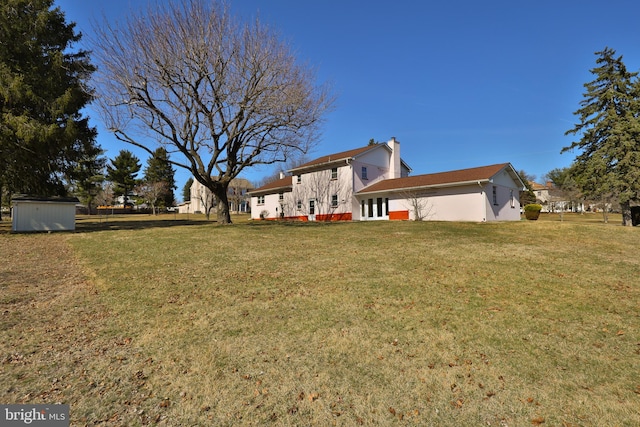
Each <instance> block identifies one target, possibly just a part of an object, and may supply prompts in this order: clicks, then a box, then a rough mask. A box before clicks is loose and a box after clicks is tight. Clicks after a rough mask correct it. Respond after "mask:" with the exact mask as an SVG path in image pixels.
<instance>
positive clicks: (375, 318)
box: [0, 221, 640, 426]
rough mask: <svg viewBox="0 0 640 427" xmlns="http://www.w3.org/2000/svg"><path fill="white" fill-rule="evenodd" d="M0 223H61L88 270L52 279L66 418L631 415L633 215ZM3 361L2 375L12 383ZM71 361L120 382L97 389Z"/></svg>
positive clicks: (119, 421)
mask: <svg viewBox="0 0 640 427" xmlns="http://www.w3.org/2000/svg"><path fill="white" fill-rule="evenodd" d="M0 238H3V239H15V240H13V241H14V242H16V243H18V244H19V245H21V246H22V245H25V244H27V243H29V241H32V242H33V241H40V239H43V240H45V239H52V238H55V239H59V240H60V241H61V243H60V244H61V245H66V244H67V242H68V243H69V244H71V246H72V247H73V248H74V253H75V256H77V257H78V258H79V259H80V260H81V262H82V264H83V268H84V269H85V270H86V272H87V274H88V275H89V281H88V282H87V281H84V276H82V275H78V276H79V278H78V283H79V284H80V283H83V285H78V286H76V288H77V289H85V291H83V292H78V291H77V290H76V291H75V292H74V293H73V296H70V297H69V298H70V299H71V300H72V301H73V303H72V304H73V305H72V306H75V307H82V310H83V311H84V312H86V313H92V314H91V316H89V317H82V316H74V315H73V314H72V312H69V314H68V315H67V316H66V318H67V321H68V322H70V325H73V327H71V326H69V329H74V328H75V330H77V332H74V333H76V335H75V336H82V334H84V335H87V334H88V333H89V332H90V333H91V334H93V335H89V336H90V337H92V338H91V339H90V340H89V341H88V342H82V341H81V342H80V343H79V344H78V347H79V348H81V349H83V350H82V351H83V352H91V353H92V354H93V355H94V357H93V358H91V359H89V360H85V359H82V358H80V359H79V360H78V361H77V362H75V363H72V362H68V363H64V362H62V363H61V364H60V365H59V366H58V368H56V369H64V370H66V371H65V372H68V375H67V377H66V378H68V380H66V381H67V382H68V383H69V384H70V385H71V386H70V387H69V388H64V387H62V388H61V392H60V394H59V395H57V397H56V398H58V399H60V401H64V402H66V403H70V404H71V409H72V417H74V418H73V419H74V421H75V422H77V424H79V425H81V424H90V425H92V424H98V423H100V422H105V420H111V421H106V424H110V425H143V424H148V423H151V424H155V423H158V424H160V425H171V426H179V425H262V424H272V425H331V424H336V425H371V424H383V425H385V424H391V423H399V424H409V425H444V426H457V425H510V426H512V425H532V424H536V423H542V422H544V423H545V425H594V426H595V425H598V426H603V425H604V426H608V425H611V426H614V425H629V426H631V425H638V424H640V415H639V414H638V411H637V408H638V406H639V403H640V394H638V392H640V390H639V389H638V387H639V386H640V374H639V373H638V369H637V366H638V365H637V363H638V360H639V358H640V336H639V326H640V320H639V317H638V312H637V303H638V300H639V297H640V286H639V285H638V284H637V283H636V278H637V277H638V275H639V273H640V261H639V260H638V258H637V256H635V252H634V251H635V246H636V245H637V241H638V230H637V229H628V228H623V227H616V226H612V225H610V226H600V225H592V224H580V223H570V222H569V223H568V222H563V223H558V222H554V221H538V222H520V223H513V224H448V223H412V222H402V223H398V222H395V223H373V224H372V223H342V224H296V223H288V224H282V223H261V222H259V223H245V224H239V225H234V226H225V227H220V226H216V225H213V224H207V223H199V224H190V225H186V226H176V227H150V228H145V227H139V228H137V229H128V230H124V231H123V230H115V231H112V230H104V231H95V232H91V233H76V234H73V235H65V236H62V235H53V236H49V235H36V236H0ZM21 239H24V240H21ZM19 240H20V241H19ZM58 252H63V251H58ZM67 254H68V255H69V256H70V259H71V260H73V258H74V257H73V256H72V255H74V254H69V253H68V252H67ZM74 262H75V261H74ZM74 271H78V268H77V267H75V269H74ZM18 282H20V281H18ZM17 286H19V285H17ZM3 304H4V301H3ZM57 306H59V310H60V312H63V311H64V310H65V309H68V308H69V307H71V306H70V305H69V303H67V302H66V300H64V299H61V300H58V303H57ZM3 307H4V306H3ZM25 313H28V314H25V315H27V316H32V315H33V316H37V315H36V314H29V313H31V312H30V311H25ZM43 315H44V314H43ZM87 315H88V314H87ZM74 317H77V322H76V323H73V322H72V320H71V319H73V318H74ZM48 321H49V322H53V323H56V322H59V321H60V322H62V325H65V324H66V323H65V322H67V321H64V322H63V321H62V319H58V316H53V317H52V318H50V319H49V320H48ZM45 323H46V322H45ZM9 330H10V331H12V332H10V333H11V334H13V335H16V334H18V333H25V331H24V328H23V327H22V326H19V324H18V323H16V322H14V323H13V324H12V325H10V326H9ZM37 333H38V334H44V335H45V336H46V334H47V333H46V330H44V329H42V330H41V329H38V330H37ZM70 333H71V331H70ZM3 334H5V335H3V343H4V342H10V340H8V339H6V338H5V337H6V334H7V333H6V332H3ZM77 334H80V335H77ZM23 344H27V343H26V342H20V341H19V342H18V344H15V345H16V346H17V348H22V347H25V348H27V347H29V348H31V350H30V351H32V354H33V356H31V357H32V358H36V357H43V356H40V354H41V353H43V352H44V348H43V346H41V345H39V344H38V342H37V340H34V341H33V342H32V343H31V344H30V346H28V345H24V346H23ZM51 345H52V344H51ZM87 349H88V350H87ZM96 349H101V350H104V351H103V353H99V352H98V353H96ZM63 350H64V349H60V350H56V351H61V352H62V353H61V354H66V353H64V351H63ZM14 351H15V349H14ZM59 359H62V360H65V358H62V357H59ZM18 367H19V366H17V365H15V364H12V363H3V365H2V368H3V375H12V376H11V378H12V380H11V381H13V384H12V387H14V388H16V387H23V388H24V387H25V386H24V385H23V383H22V379H21V378H19V377H17V376H16V375H15V373H16V369H17V368H18ZM42 369H44V368H42ZM56 369H54V368H46V371H47V372H50V373H51V375H55V371H56ZM84 371H87V372H92V375H93V376H92V377H91V378H92V379H90V380H89V383H96V384H97V383H98V381H101V382H103V383H105V384H106V383H108V384H112V390H119V391H120V392H122V393H123V394H121V395H120V396H118V395H117V394H116V393H115V392H111V391H110V390H111V389H109V390H105V391H104V393H103V394H104V395H106V396H107V397H108V399H106V401H103V400H102V396H103V395H102V394H100V393H99V392H98V391H97V390H96V386H92V387H93V388H92V387H89V386H88V385H87V378H85V377H83V375H85V376H86V375H88V374H87V373H84V374H83V372H84ZM60 376H61V375H59V377H60ZM94 378H95V379H94ZM4 382H5V381H3V383H4ZM43 384H44V383H43V382H42V381H41V380H39V379H38V378H36V379H35V380H34V381H33V384H32V385H31V386H30V387H31V388H37V387H38V386H41V385H43ZM27 388H29V387H27ZM25 390H26V389H25ZM22 391H24V390H22ZM21 394H22V392H21V393H13V394H5V395H3V396H2V400H8V399H9V398H12V399H14V398H17V397H18V396H20V395H21ZM38 399H41V397H38V396H37V395H35V394H32V396H31V397H30V398H29V399H27V400H30V401H37V400H38ZM42 399H43V398H42ZM9 400H10V399H9Z"/></svg>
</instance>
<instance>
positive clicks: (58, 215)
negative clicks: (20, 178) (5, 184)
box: [11, 195, 79, 232]
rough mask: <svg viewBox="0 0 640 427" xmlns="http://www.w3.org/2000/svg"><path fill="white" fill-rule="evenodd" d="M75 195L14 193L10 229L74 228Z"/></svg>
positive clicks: (22, 230) (16, 230)
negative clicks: (54, 195)
mask: <svg viewBox="0 0 640 427" xmlns="http://www.w3.org/2000/svg"><path fill="white" fill-rule="evenodd" d="M78 203H79V200H78V199H77V198H76V197H31V196H24V195H15V196H13V197H12V198H11V204H12V211H11V230H12V231H14V232H24V231H63V230H75V229H76V205H77V204H78Z"/></svg>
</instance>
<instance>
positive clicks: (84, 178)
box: [71, 151, 107, 215]
mask: <svg viewBox="0 0 640 427" xmlns="http://www.w3.org/2000/svg"><path fill="white" fill-rule="evenodd" d="M102 153H103V151H99V153H96V155H94V156H92V157H88V158H86V159H84V160H81V161H80V162H78V164H77V165H76V167H75V169H74V172H73V175H74V180H73V185H72V186H71V193H72V194H75V195H76V196H77V197H78V198H79V199H80V201H81V202H82V203H84V204H85V205H86V206H87V209H88V211H89V212H88V213H89V215H91V213H92V211H91V208H92V207H93V205H94V202H95V200H96V198H97V196H98V194H99V193H100V192H101V191H103V187H102V185H103V183H104V180H105V175H104V168H105V165H106V163H107V159H106V158H104V157H100V154H102Z"/></svg>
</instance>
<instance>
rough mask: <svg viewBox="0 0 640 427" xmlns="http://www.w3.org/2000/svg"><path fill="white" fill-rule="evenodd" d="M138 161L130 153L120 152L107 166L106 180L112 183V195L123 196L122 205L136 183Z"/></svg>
mask: <svg viewBox="0 0 640 427" xmlns="http://www.w3.org/2000/svg"><path fill="white" fill-rule="evenodd" d="M141 167H142V166H141V165H140V160H139V159H138V158H137V157H136V156H134V155H133V153H132V152H131V151H128V150H120V153H119V154H118V155H117V156H116V157H115V158H114V159H113V160H111V164H110V165H107V179H108V180H109V181H111V182H112V183H113V193H114V194H115V195H116V196H124V204H125V206H126V205H127V200H128V197H129V195H130V194H131V190H133V188H134V187H135V186H136V184H137V183H138V179H136V177H137V176H138V172H139V171H140V168H141Z"/></svg>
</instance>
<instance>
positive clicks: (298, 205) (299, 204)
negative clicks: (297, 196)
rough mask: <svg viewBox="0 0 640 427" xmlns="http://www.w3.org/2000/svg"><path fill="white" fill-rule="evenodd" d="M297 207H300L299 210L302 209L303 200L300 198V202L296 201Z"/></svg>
mask: <svg viewBox="0 0 640 427" xmlns="http://www.w3.org/2000/svg"><path fill="white" fill-rule="evenodd" d="M296 207H297V208H298V210H299V211H301V210H302V200H298V202H297V203H296Z"/></svg>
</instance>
